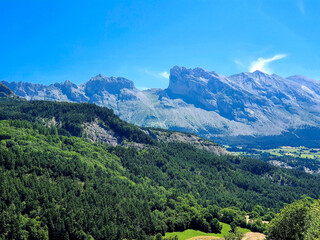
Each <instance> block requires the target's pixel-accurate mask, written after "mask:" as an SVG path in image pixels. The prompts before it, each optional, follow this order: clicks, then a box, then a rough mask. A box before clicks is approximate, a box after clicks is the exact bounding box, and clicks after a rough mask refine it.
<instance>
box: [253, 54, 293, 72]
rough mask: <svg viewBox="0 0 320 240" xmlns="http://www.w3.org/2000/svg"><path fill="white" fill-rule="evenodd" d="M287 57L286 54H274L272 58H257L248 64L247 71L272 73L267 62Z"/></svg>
mask: <svg viewBox="0 0 320 240" xmlns="http://www.w3.org/2000/svg"><path fill="white" fill-rule="evenodd" d="M285 57H287V54H276V55H274V56H273V57H272V58H262V57H260V58H258V59H257V60H256V61H253V62H252V63H251V64H250V66H249V71H250V72H254V71H256V70H259V71H261V72H265V73H272V70H271V69H270V68H269V67H268V65H269V63H271V62H273V61H276V60H280V59H282V58H285Z"/></svg>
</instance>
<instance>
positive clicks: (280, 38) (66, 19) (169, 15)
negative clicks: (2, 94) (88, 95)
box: [0, 0, 320, 88]
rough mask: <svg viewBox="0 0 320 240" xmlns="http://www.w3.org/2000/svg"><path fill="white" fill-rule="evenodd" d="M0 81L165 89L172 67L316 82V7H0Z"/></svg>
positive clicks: (198, 2) (279, 3)
mask: <svg viewBox="0 0 320 240" xmlns="http://www.w3.org/2000/svg"><path fill="white" fill-rule="evenodd" d="M0 9H1V14H0V80H7V81H29V82H34V83H43V84H50V83H54V82H63V81H65V80H70V81H72V82H74V83H77V84H80V83H83V82H85V81H87V80H89V79H90V77H92V76H95V75H97V74H99V73H102V74H103V75H106V76H122V77H126V78H128V79H131V80H133V81H134V82H135V85H136V86H138V87H140V88H144V87H145V88H150V87H160V88H165V87H167V85H168V79H167V73H168V72H169V70H170V68H171V67H172V66H174V65H181V66H186V67H188V68H193V67H202V68H205V69H207V70H214V71H216V72H218V73H220V74H222V75H231V74H235V73H239V72H243V71H250V70H254V69H261V70H263V71H266V72H269V73H276V74H278V75H281V76H284V77H287V76H290V75H294V74H302V75H306V76H308V77H310V78H314V79H318V80H320V14H319V13H320V1H318V0H314V1H313V0H308V1H307V0H265V1H263V0H259V1H258V0H257V1H255V0H248V1H245V0H243V1H241V0H228V1H226V0H207V1H205V0H194V1H189V0H181V1H166V0H158V1H152V0H148V1H147V0H145V1H139V0H135V1H121V0H117V1H97V0H90V1H89V0H88V1H81V0H77V1H76V0H74V1H67V0H64V1H59V0H55V1H52V0H50V1H47V0H38V1H36V0H25V1H19V0H0Z"/></svg>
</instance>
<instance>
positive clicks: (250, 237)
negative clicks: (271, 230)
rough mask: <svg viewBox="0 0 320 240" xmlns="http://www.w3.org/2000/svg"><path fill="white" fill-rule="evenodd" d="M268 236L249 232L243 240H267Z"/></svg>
mask: <svg viewBox="0 0 320 240" xmlns="http://www.w3.org/2000/svg"><path fill="white" fill-rule="evenodd" d="M265 237H266V235H264V234H262V233H257V232H248V233H246V234H245V235H244V237H243V238H242V240H263V239H265Z"/></svg>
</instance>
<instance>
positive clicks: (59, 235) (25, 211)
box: [0, 99, 320, 239]
mask: <svg viewBox="0 0 320 240" xmlns="http://www.w3.org/2000/svg"><path fill="white" fill-rule="evenodd" d="M92 121H96V122H98V123H99V125H101V126H102V127H103V128H106V129H111V130H113V131H114V132H115V133H116V134H117V136H118V137H119V138H120V139H121V141H123V142H136V143H140V144H142V145H143V146H144V147H143V148H142V149H141V148H140V149H137V148H133V147H125V146H121V145H119V146H115V147H112V146H109V145H107V144H105V143H102V142H92V141H90V140H89V139H87V138H86V136H85V133H84V131H83V124H84V123H86V122H92ZM319 194H320V184H319V178H318V177H315V176H312V175H309V174H305V173H302V172H298V171H293V170H286V169H280V168H276V167H273V166H271V165H269V164H267V163H264V162H262V161H260V160H255V159H249V158H244V157H236V156H230V155H225V156H217V155H214V154H212V153H209V152H207V151H204V150H200V149H197V148H195V147H193V146H191V145H189V144H186V143H168V142H158V141H156V140H155V139H153V138H152V137H150V136H149V135H147V134H146V133H144V132H143V131H141V130H140V129H139V128H138V127H136V126H134V125H132V124H129V123H126V122H124V121H122V120H121V119H119V117H118V116H116V115H115V114H114V113H113V112H112V110H109V109H107V108H102V107H98V106H96V105H93V104H75V103H57V102H46V101H30V102H27V101H22V100H13V99H11V100H10V99H3V100H2V101H0V239H125V238H126V239H153V238H154V236H156V235H157V234H162V235H164V233H165V232H168V231H182V230H185V229H188V228H191V229H196V230H202V231H205V232H219V231H220V230H221V225H220V224H219V221H221V222H225V223H232V224H233V225H238V226H242V227H248V228H250V229H252V230H254V231H263V230H264V229H265V226H264V225H263V224H262V223H261V220H271V219H272V218H273V217H274V215H275V213H276V212H278V211H279V210H280V209H281V208H282V207H283V206H284V205H285V204H287V203H291V202H293V201H294V200H296V199H300V198H301V197H304V196H310V197H312V198H317V197H318V196H319ZM246 214H249V215H250V216H251V218H253V219H255V220H256V221H255V222H254V223H249V224H246V222H245V215H246Z"/></svg>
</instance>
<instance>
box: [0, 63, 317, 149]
mask: <svg viewBox="0 0 320 240" xmlns="http://www.w3.org/2000/svg"><path fill="white" fill-rule="evenodd" d="M2 83H3V84H5V85H6V86H8V87H9V88H10V89H12V90H13V91H14V92H15V94H17V95H18V96H21V97H24V98H26V99H28V100H31V99H41V100H52V101H72V102H90V103H96V104H98V105H102V106H106V107H109V108H112V109H113V110H114V111H115V113H116V114H118V115H119V116H120V117H121V118H122V119H124V120H126V121H129V122H131V123H134V124H137V125H140V126H149V127H161V128H167V129H171V130H181V131H186V132H192V133H196V134H198V135H200V136H203V137H206V138H210V139H215V140H217V141H218V142H222V143H224V142H228V141H229V142H231V143H239V142H242V141H247V140H248V141H249V142H250V141H252V139H261V138H263V139H265V138H266V139H269V140H270V136H280V137H279V138H277V139H287V138H288V136H289V138H290V139H291V141H295V139H299V136H298V135H297V134H298V133H300V134H302V135H303V134H304V133H303V131H304V130H307V131H310V129H318V127H320V124H319V123H320V83H319V82H318V81H316V80H312V79H309V78H307V77H304V76H298V75H296V76H292V77H288V78H282V77H280V76H277V75H275V74H272V75H268V74H266V73H263V72H260V71H255V72H253V73H240V74H236V75H232V76H229V77H227V76H222V75H219V74H217V73H216V72H209V71H206V70H204V69H201V68H195V69H187V68H185V67H178V66H175V67H173V68H172V69H171V70H170V82H169V86H168V88H167V89H164V90H163V89H149V90H144V91H140V90H138V89H136V88H135V86H134V84H133V82H132V81H130V80H128V79H125V78H120V77H105V76H103V75H101V74H99V75H97V76H96V77H93V78H91V79H90V80H89V81H88V82H86V83H83V84H81V85H75V84H73V83H72V82H70V81H65V82H64V83H55V84H51V85H49V86H46V85H42V84H32V83H24V82H11V83H8V82H5V81H2ZM283 136H284V137H283ZM313 140H314V139H313ZM271 142H274V140H271Z"/></svg>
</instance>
